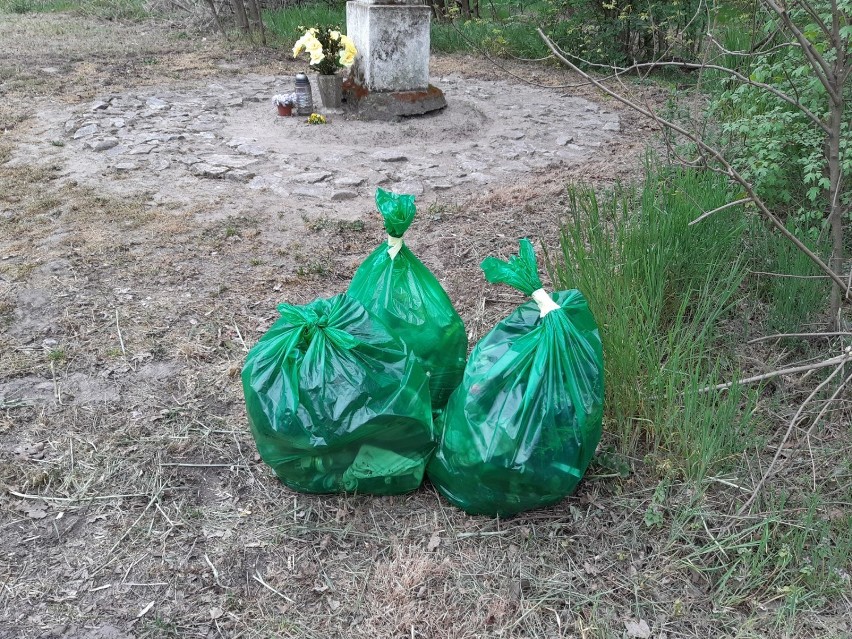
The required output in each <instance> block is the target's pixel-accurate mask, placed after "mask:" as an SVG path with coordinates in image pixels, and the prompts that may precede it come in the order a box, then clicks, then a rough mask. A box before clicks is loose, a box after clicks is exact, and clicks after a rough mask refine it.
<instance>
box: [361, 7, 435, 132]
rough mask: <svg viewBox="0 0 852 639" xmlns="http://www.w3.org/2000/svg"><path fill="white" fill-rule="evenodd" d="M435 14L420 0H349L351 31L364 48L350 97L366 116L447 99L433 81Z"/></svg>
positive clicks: (388, 115) (413, 110)
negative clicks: (431, 38) (431, 53)
mask: <svg viewBox="0 0 852 639" xmlns="http://www.w3.org/2000/svg"><path fill="white" fill-rule="evenodd" d="M431 18H432V11H431V9H430V8H429V7H428V6H426V5H425V4H422V2H420V1H419V0H396V1H394V0H351V1H350V2H347V3H346V34H347V35H348V36H349V37H350V38H352V41H353V42H354V43H355V47H356V48H357V49H358V55H357V56H356V58H355V64H354V65H353V67H352V78H351V81H352V83H351V84H350V86H349V88H350V90H349V91H348V95H347V101H348V103H349V104H350V106H354V107H355V108H357V110H358V113H359V115H360V116H362V117H364V118H367V119H392V118H394V117H397V116H400V115H417V114H422V113H427V112H429V111H433V110H435V109H440V108H443V107H445V106H446V105H447V103H446V100H444V95H443V93H442V92H441V90H440V89H438V88H437V87H433V86H430V85H429V45H430V42H429V32H430V21H431ZM396 94H399V95H396Z"/></svg>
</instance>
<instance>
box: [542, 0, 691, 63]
mask: <svg viewBox="0 0 852 639" xmlns="http://www.w3.org/2000/svg"><path fill="white" fill-rule="evenodd" d="M705 13H706V7H705V5H704V3H703V2H702V0H681V1H680V2H667V1H662V0H649V1H648V2H645V3H636V2H633V0H552V2H551V3H550V10H549V12H548V15H547V31H548V32H549V34H550V36H551V38H552V39H553V40H554V41H555V42H556V43H557V44H559V46H560V47H562V48H563V49H564V50H566V51H569V52H571V53H572V54H575V55H578V56H580V57H581V58H583V59H585V60H587V61H588V62H591V63H594V64H616V65H625V64H630V63H632V62H634V61H635V62H647V61H649V60H652V59H657V58H659V57H661V56H662V57H664V58H666V59H680V60H694V59H695V58H696V57H697V56H698V53H699V52H700V50H701V45H702V36H703V33H704V29H705V28H706V19H705Z"/></svg>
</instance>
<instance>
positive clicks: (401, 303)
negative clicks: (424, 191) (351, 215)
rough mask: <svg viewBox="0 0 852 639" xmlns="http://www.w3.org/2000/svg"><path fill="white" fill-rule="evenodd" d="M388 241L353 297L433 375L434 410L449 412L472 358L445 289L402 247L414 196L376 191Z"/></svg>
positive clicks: (364, 270)
mask: <svg viewBox="0 0 852 639" xmlns="http://www.w3.org/2000/svg"><path fill="white" fill-rule="evenodd" d="M376 206H377V207H378V209H379V212H380V213H381V214H382V217H384V219H385V230H387V232H388V240H387V241H386V242H382V244H381V245H380V246H379V248H377V249H376V250H375V251H373V252H372V253H371V254H370V256H369V257H367V259H366V260H364V263H363V264H362V265H361V266H360V267H359V268H358V270H357V271H356V272H355V275H354V276H353V277H352V282H351V284H350V285H349V295H351V296H352V297H354V298H355V299H357V300H358V301H360V302H361V303H362V304H363V305H364V306H366V307H367V310H369V311H370V312H371V313H373V314H374V315H376V316H378V317H379V318H380V319H381V320H382V321H383V322H384V323H385V324H387V326H388V328H390V329H391V330H392V331H393V332H394V333H395V334H396V335H398V336H399V338H400V339H401V340H402V341H403V342H405V343H406V344H407V345H408V347H409V348H410V349H411V350H413V351H414V354H415V355H416V356H417V358H418V359H419V360H420V363H421V364H422V365H423V368H424V370H425V371H426V373H427V374H428V375H429V390H430V393H431V396H432V408H433V410H437V409H440V408H443V407H444V405H445V404H446V403H447V398H448V397H449V396H450V393H451V392H453V390H454V389H455V388H456V386H458V385H459V382H461V378H462V374H463V373H464V362H465V356H466V355H467V335H466V334H465V330H464V324H463V323H462V320H461V318H460V317H459V315H458V313H456V311H455V309H454V308H453V304H452V302H450V298H449V297H447V294H446V292H445V291H444V289H443V287H441V284H440V283H439V282H438V280H437V279H435V276H434V275H432V273H431V271H429V269H428V268H426V266H424V265H423V263H422V262H421V261H420V260H418V259H417V258H416V257H415V256H414V253H412V252H411V251H410V250H409V248H408V247H407V246H405V244H404V243H403V241H402V236H403V234H404V233H405V231H406V230H408V227H409V226H410V225H411V222H412V221H413V220H414V215H415V213H416V210H415V207H414V196H413V195H397V194H396V193H391V192H389V191H385V190H383V189H378V190H377V191H376Z"/></svg>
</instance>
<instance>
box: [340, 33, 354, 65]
mask: <svg viewBox="0 0 852 639" xmlns="http://www.w3.org/2000/svg"><path fill="white" fill-rule="evenodd" d="M340 44H342V45H343V49H342V50H341V52H340V58H339V60H338V61H339V62H340V65H341V66H344V67H351V66H352V64H353V63H354V62H355V56H356V55H357V54H358V49H356V48H355V43H354V42H352V38H350V37H349V36H345V35H341V36H340Z"/></svg>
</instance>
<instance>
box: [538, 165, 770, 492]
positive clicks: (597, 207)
mask: <svg viewBox="0 0 852 639" xmlns="http://www.w3.org/2000/svg"><path fill="white" fill-rule="evenodd" d="M568 196H569V197H568V203H569V204H568V211H567V216H566V220H565V223H564V226H563V230H562V235H561V255H559V256H557V258H556V259H554V260H553V261H552V262H551V270H552V275H553V279H554V284H555V286H556V287H557V288H560V289H567V288H575V287H576V288H579V289H580V290H581V291H583V293H584V294H585V295H586V297H587V298H588V300H589V304H590V306H591V309H592V311H593V312H594V314H595V316H596V317H597V318H598V322H599V324H600V325H601V333H602V336H603V343H604V359H605V366H606V379H607V384H606V391H607V396H606V411H607V412H606V417H605V425H604V429H605V430H606V431H608V432H610V433H614V434H615V436H616V438H617V439H618V441H619V443H620V447H621V450H622V452H625V453H628V452H630V453H632V452H634V451H635V450H636V448H637V446H639V445H640V444H647V445H650V446H651V447H654V448H657V447H659V448H660V449H662V450H663V451H664V452H665V453H666V454H667V455H670V456H671V458H672V459H675V460H678V464H680V465H681V466H682V471H683V473H684V474H685V475H686V476H688V477H691V478H693V479H700V478H701V477H703V476H704V475H706V474H707V473H708V472H710V471H718V470H722V469H724V468H725V467H727V466H728V465H729V464H730V463H731V460H732V459H733V458H734V457H735V456H736V455H738V454H739V453H741V452H742V450H743V447H744V446H745V444H746V442H747V440H748V438H749V436H750V435H751V429H752V424H751V420H750V417H749V415H750V412H751V408H752V407H753V404H754V401H755V398H754V396H753V395H752V394H751V393H747V392H739V391H738V390H737V389H732V391H730V392H725V393H700V392H699V390H700V389H701V388H703V387H704V386H708V385H713V384H715V383H717V382H718V380H720V379H721V378H725V379H729V378H731V377H736V370H735V367H734V366H733V364H732V363H731V361H730V358H728V357H727V356H726V349H725V348H722V346H723V344H724V342H725V339H726V338H725V334H724V332H723V331H721V330H720V325H721V323H722V322H723V320H726V318H727V317H728V315H729V310H730V309H731V306H732V304H733V303H734V301H735V295H736V293H737V291H738V290H739V288H740V287H741V286H742V284H743V280H744V279H745V277H746V275H747V265H746V263H745V260H744V259H743V258H742V257H741V255H740V253H741V243H742V240H743V235H744V233H745V231H746V225H745V223H744V221H743V217H742V213H741V211H739V210H737V209H728V210H726V211H723V212H721V213H719V214H717V215H716V216H714V217H712V218H710V219H708V220H706V221H704V222H703V223H702V224H701V225H696V226H689V222H690V221H692V220H693V219H695V218H696V217H698V215H700V213H701V211H704V210H710V209H713V208H716V207H718V206H721V205H722V204H724V203H725V202H726V201H727V200H726V197H727V188H726V185H725V183H724V180H723V179H722V178H721V177H719V176H717V175H715V174H709V173H698V172H694V171H680V170H663V169H662V168H660V167H658V166H654V165H649V167H648V176H647V178H646V181H645V183H644V185H643V187H642V189H641V191H636V190H634V189H630V188H617V189H615V190H614V191H613V192H611V193H609V194H608V195H605V196H603V197H601V198H599V197H598V196H596V195H595V193H594V192H593V191H591V190H589V189H584V188H578V187H572V188H570V189H569V193H568Z"/></svg>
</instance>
